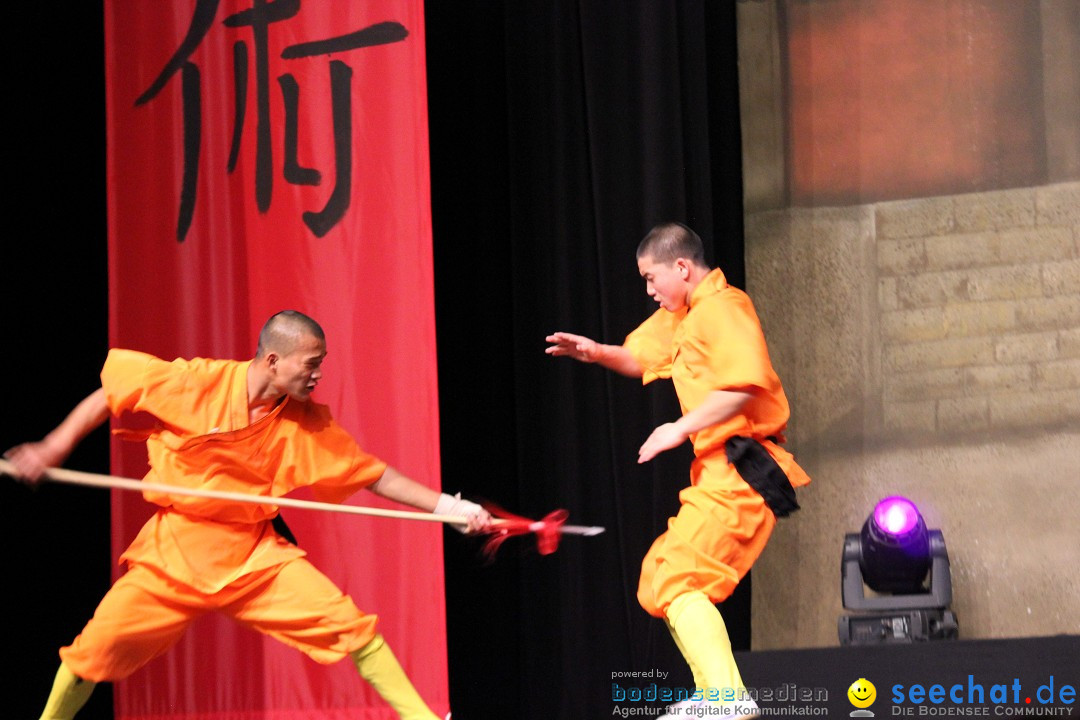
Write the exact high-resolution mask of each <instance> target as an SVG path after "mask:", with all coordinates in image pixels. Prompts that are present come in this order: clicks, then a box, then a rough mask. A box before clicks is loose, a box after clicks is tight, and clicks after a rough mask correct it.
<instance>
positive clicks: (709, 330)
mask: <svg viewBox="0 0 1080 720" xmlns="http://www.w3.org/2000/svg"><path fill="white" fill-rule="evenodd" d="M693 312H694V313H702V314H705V315H706V317H705V318H704V322H702V318H701V317H698V318H696V319H697V322H694V323H692V325H688V327H692V328H693V330H692V331H691V332H687V333H686V335H685V337H684V338H683V339H682V342H681V345H680V349H679V354H680V356H681V357H680V359H681V360H684V361H685V362H686V365H687V367H690V368H693V369H694V372H695V383H696V384H699V385H700V386H703V387H707V388H710V389H712V390H746V391H748V390H752V389H754V388H759V389H761V390H765V391H770V392H771V391H772V390H774V389H775V387H776V385H777V380H776V374H775V373H774V372H773V371H772V364H771V363H770V362H769V352H768V349H767V348H766V345H765V335H764V333H763V332H762V330H761V324H760V323H759V322H758V318H757V313H755V312H754V308H753V305H751V303H750V299H749V298H748V297H747V296H746V295H745V294H744V293H742V292H741V291H739V290H737V289H735V288H726V289H725V290H723V291H721V292H720V293H719V294H717V295H715V296H713V297H712V298H709V299H707V300H706V301H704V302H702V303H701V305H700V306H697V307H695V308H694V310H693Z"/></svg>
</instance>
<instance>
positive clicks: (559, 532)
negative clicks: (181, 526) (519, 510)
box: [0, 459, 604, 558]
mask: <svg viewBox="0 0 1080 720" xmlns="http://www.w3.org/2000/svg"><path fill="white" fill-rule="evenodd" d="M0 474H4V475H11V476H12V477H17V473H16V472H15V466H14V465H12V464H11V463H10V462H9V461H7V460H3V459H0ZM43 479H45V480H50V481H52V482H58V483H66V484H69V485H84V486H89V487H101V488H111V489H115V490H128V491H131V492H140V493H141V492H160V493H167V494H169V495H183V496H188V497H202V498H212V499H216V500H229V501H232V502H239V503H247V504H249V505H272V506H276V507H289V508H299V509H301V510H319V511H323V512H336V513H345V514H349V515H368V516H374V517H389V518H400V519H404V520H424V521H427V522H442V523H448V524H451V525H468V524H469V520H468V518H464V517H458V516H456V515H435V514H434V513H425V512H412V511H408V510H387V509H384V508H373V507H361V506H357V505H335V504H333V503H324V502H316V501H314V500H296V499H293V498H285V497H267V496H265V495H251V494H248V493H238V492H224V491H220V490H203V489H200V488H187V487H179V486H176V485H167V484H164V483H153V482H145V481H143V480H131V479H129V478H120V477H114V476H112V475H98V474H95V473H86V472H79V471H77V470H67V469H64V468H49V470H48V471H46V473H45V475H44V478H43ZM488 512H490V513H491V514H492V515H493V516H495V518H496V519H495V521H494V522H492V523H491V526H490V527H489V528H486V529H484V530H482V531H481V532H483V533H485V534H489V535H490V536H491V537H489V538H488V539H487V540H486V541H485V542H484V553H485V554H486V555H487V557H488V558H492V557H494V556H495V553H496V552H497V551H498V549H499V546H500V545H502V544H503V543H504V542H506V540H508V539H509V538H511V537H514V536H515V535H527V534H529V533H535V534H536V545H537V550H538V551H539V553H540V554H541V555H550V554H551V553H553V552H555V550H556V549H557V548H558V547H559V540H560V538H561V537H562V536H563V535H584V536H591V535H599V534H600V533H602V532H604V528H602V527H598V526H592V527H586V526H582V525H567V524H566V519H567V517H568V516H569V513H568V512H567V511H566V510H555V511H554V512H551V513H548V514H547V515H545V516H544V517H543V519H541V520H530V519H529V518H525V517H521V516H519V515H514V514H513V513H509V512H507V511H505V510H503V509H502V508H499V507H496V506H490V507H488Z"/></svg>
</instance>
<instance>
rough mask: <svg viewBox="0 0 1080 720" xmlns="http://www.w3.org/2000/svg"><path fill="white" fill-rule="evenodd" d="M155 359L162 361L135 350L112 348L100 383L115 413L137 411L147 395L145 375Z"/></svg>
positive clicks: (106, 359)
mask: <svg viewBox="0 0 1080 720" xmlns="http://www.w3.org/2000/svg"><path fill="white" fill-rule="evenodd" d="M155 361H156V362H159V363H160V362H161V361H160V360H158V359H157V358H155V357H154V356H153V355H147V354H146V353H141V352H136V351H134V350H118V349H113V350H109V354H108V356H107V357H106V358H105V365H104V366H103V367H102V368H101V387H102V388H103V389H104V390H105V399H106V401H107V402H108V404H109V410H111V411H112V413H113V414H114V415H119V414H120V413H122V412H123V411H125V410H128V411H132V412H134V411H135V409H136V407H138V405H139V403H140V401H141V400H143V398H145V397H146V389H145V388H144V387H143V375H144V374H145V373H147V371H148V370H149V368H150V366H151V364H152V363H153V362H155Z"/></svg>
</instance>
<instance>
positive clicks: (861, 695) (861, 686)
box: [847, 678, 877, 708]
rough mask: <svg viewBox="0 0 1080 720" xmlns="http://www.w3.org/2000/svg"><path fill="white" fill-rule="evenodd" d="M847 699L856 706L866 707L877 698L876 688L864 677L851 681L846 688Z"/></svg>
mask: <svg viewBox="0 0 1080 720" xmlns="http://www.w3.org/2000/svg"><path fill="white" fill-rule="evenodd" d="M847 696H848V700H850V701H851V704H852V705H854V706H855V707H857V708H868V707H870V706H871V705H873V704H874V701H875V700H877V688H876V687H874V683H872V682H870V681H869V680H867V679H866V678H859V679H858V680H856V681H855V682H853V683H851V687H849V688H848V690H847Z"/></svg>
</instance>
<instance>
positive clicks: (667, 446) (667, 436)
mask: <svg viewBox="0 0 1080 720" xmlns="http://www.w3.org/2000/svg"><path fill="white" fill-rule="evenodd" d="M686 438H687V434H686V433H685V432H683V431H682V430H680V429H679V428H678V426H677V425H676V424H675V423H664V424H663V425H660V426H659V427H657V428H656V429H655V430H653V431H652V434H650V435H649V437H648V438H647V439H646V440H645V442H644V444H642V446H641V448H640V449H639V450H638V460H637V461H638V463H639V464H640V463H646V462H649V461H650V460H652V459H653V458H654V457H656V456H657V455H659V454H660V453H662V452H664V451H665V450H671V449H672V448H675V447H678V446H679V445H682V444H683V443H684V442H686Z"/></svg>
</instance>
